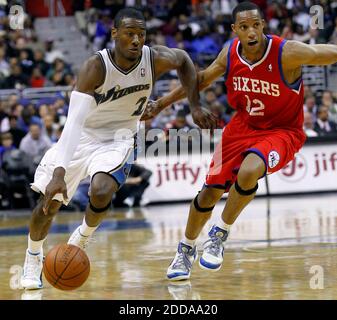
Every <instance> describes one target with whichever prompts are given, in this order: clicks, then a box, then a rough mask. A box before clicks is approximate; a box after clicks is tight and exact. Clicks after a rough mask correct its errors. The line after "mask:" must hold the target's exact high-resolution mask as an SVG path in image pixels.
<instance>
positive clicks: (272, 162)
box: [268, 151, 280, 168]
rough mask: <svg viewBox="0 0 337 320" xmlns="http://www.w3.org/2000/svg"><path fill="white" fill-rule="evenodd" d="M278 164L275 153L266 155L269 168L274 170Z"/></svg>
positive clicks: (278, 157)
mask: <svg viewBox="0 0 337 320" xmlns="http://www.w3.org/2000/svg"><path fill="white" fill-rule="evenodd" d="M279 162H280V155H279V154H278V153H277V152H276V151H270V152H269V154H268V165H269V168H275V167H276V166H277V165H278V163H279Z"/></svg>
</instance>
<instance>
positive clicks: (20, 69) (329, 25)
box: [0, 0, 337, 191]
mask: <svg viewBox="0 0 337 320" xmlns="http://www.w3.org/2000/svg"><path fill="white" fill-rule="evenodd" d="M238 2H240V1H236V0H214V1H207V0H204V1H202V0H200V1H198V0H188V1H182V0H171V1H167V0H147V1H144V0H120V1H118V0H104V1H98V0H78V1H73V4H72V12H73V15H74V16H75V18H76V22H77V26H78V29H79V30H80V31H81V35H82V36H83V37H86V38H87V40H88V43H90V46H91V47H92V52H95V51H97V50H101V49H102V48H113V46H114V44H113V42H112V41H111V39H110V31H111V28H112V26H113V21H114V15H115V14H116V12H117V11H118V10H119V9H121V8H123V7H125V6H134V7H138V8H139V9H141V10H142V12H143V13H144V15H145V18H146V21H147V22H146V25H147V41H146V44H147V45H150V46H153V45H157V44H159V45H166V46H168V47H177V48H181V49H184V50H186V51H187V52H188V53H189V55H190V56H191V58H192V59H193V61H194V63H195V66H196V68H197V69H203V68H205V67H207V66H208V65H209V64H210V63H211V61H213V60H214V59H215V58H216V56H217V54H218V53H219V52H220V50H221V49H222V48H223V46H224V44H225V42H226V41H227V40H229V39H230V38H232V37H233V36H234V34H233V33H232V31H231V27H230V25H231V22H232V21H231V12H232V9H233V8H234V7H235V5H236V4H237V3H238ZM252 2H255V3H256V4H258V5H259V7H260V8H261V9H262V12H263V14H264V17H265V20H266V22H267V23H266V25H267V26H266V33H272V34H276V35H279V36H281V37H284V38H286V39H294V40H299V41H303V42H305V43H310V44H315V43H332V44H336V45H337V14H336V12H337V2H336V1H310V0H279V1H269V0H254V1H252ZM13 4H19V5H22V6H23V8H25V4H26V3H25V1H24V0H21V1H20V0H19V1H8V4H7V6H5V5H1V3H0V92H1V90H5V89H18V90H22V89H24V88H44V87H52V86H69V87H70V88H73V87H74V85H75V83H76V74H77V72H78V70H76V69H74V67H73V66H72V65H70V64H69V63H68V62H67V61H66V58H65V55H64V52H62V51H61V50H59V49H57V48H55V47H54V39H48V40H47V41H41V40H40V39H39V38H38V36H37V32H36V30H35V29H34V19H35V18H34V17H32V16H30V15H28V14H27V15H26V16H25V21H24V28H23V29H18V30H12V29H11V28H10V27H9V19H8V12H9V7H10V5H13ZM314 4H320V5H321V6H322V7H323V11H324V29H311V28H310V14H309V8H310V7H311V6H312V5H314ZM74 50H76V48H74ZM335 77H337V74H335ZM163 80H166V81H168V82H169V85H168V87H167V91H170V90H172V89H174V88H175V87H176V86H177V85H179V81H178V80H177V77H176V74H175V73H174V72H171V73H169V74H167V75H165V76H164V77H163ZM156 98H158V96H156V95H154V96H153V99H156ZM201 98H202V101H203V104H204V106H206V107H207V108H209V109H210V110H211V111H212V112H213V113H214V114H215V115H216V116H217V117H218V120H219V121H218V127H219V128H223V127H225V126H226V124H227V123H228V122H229V120H230V118H231V116H232V115H233V110H232V109H231V108H230V106H229V105H228V103H227V96H226V88H225V86H224V85H223V82H222V81H218V82H217V83H215V84H214V85H212V86H211V87H209V88H208V89H206V90H205V91H204V92H203V93H202V94H201ZM68 103H69V91H68V92H67V91H60V92H59V93H58V94H56V95H54V96H53V97H48V98H41V99H38V100H36V99H35V100H34V101H32V100H30V99H27V98H22V97H21V96H20V95H19V94H10V95H8V96H6V97H5V98H3V97H0V134H1V136H0V165H1V167H2V170H3V171H2V172H4V171H6V170H7V171H8V170H10V169H8V166H9V164H8V161H9V160H8V159H7V160H6V153H8V152H12V157H11V160H13V154H14V158H15V156H16V157H17V158H18V159H19V160H20V159H21V160H22V159H23V156H22V154H24V156H25V157H26V156H27V159H28V160H26V161H25V164H26V167H25V168H21V169H22V170H23V169H25V170H26V171H25V172H26V174H27V175H28V177H29V178H28V180H27V181H29V179H32V174H33V173H34V170H35V168H36V166H37V164H38V163H39V160H40V159H41V157H42V156H43V154H44V153H45V151H46V150H47V149H48V148H50V146H51V145H52V144H53V143H55V142H57V140H58V139H59V137H60V135H61V132H62V128H63V126H64V123H65V120H66V117H67V112H68ZM303 108H304V111H305V123H304V127H305V131H306V134H307V136H308V137H316V136H331V135H337V90H332V91H329V90H324V91H320V92H315V91H313V90H312V88H310V87H309V86H305V101H304V106H303ZM145 127H146V129H150V128H161V129H163V132H164V135H163V137H162V139H163V140H164V141H165V140H167V139H169V138H168V135H167V134H166V133H167V132H168V130H169V129H172V128H173V129H184V130H186V131H188V130H189V129H190V128H193V127H195V125H194V123H193V121H192V118H191V116H190V113H189V108H188V105H187V103H186V101H181V102H178V103H175V104H174V105H172V106H171V107H170V108H167V109H166V110H165V111H163V112H162V113H161V114H160V115H159V116H158V117H156V118H155V119H154V120H149V121H146V123H145ZM13 151H15V152H17V153H15V152H14V153H13ZM19 152H21V153H19ZM7 158H8V157H7ZM6 166H7V168H6ZM21 167H22V166H21ZM0 186H1V179H0ZM0 191H1V190H0Z"/></svg>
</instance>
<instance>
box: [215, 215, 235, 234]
mask: <svg viewBox="0 0 337 320" xmlns="http://www.w3.org/2000/svg"><path fill="white" fill-rule="evenodd" d="M216 226H217V227H219V228H221V229H222V230H226V231H227V232H229V229H230V228H231V226H232V225H231V224H227V223H225V222H224V221H223V220H222V218H220V219H219V221H218V223H216Z"/></svg>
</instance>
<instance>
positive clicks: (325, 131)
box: [314, 105, 337, 136]
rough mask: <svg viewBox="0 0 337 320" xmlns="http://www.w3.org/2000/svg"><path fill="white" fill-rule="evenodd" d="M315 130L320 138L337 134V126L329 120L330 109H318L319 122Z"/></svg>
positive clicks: (322, 106) (323, 107)
mask: <svg viewBox="0 0 337 320" xmlns="http://www.w3.org/2000/svg"><path fill="white" fill-rule="evenodd" d="M314 130H315V131H316V132H317V133H318V135H319V136H329V135H336V134H337V125H336V123H334V122H333V121H330V120H329V108H328V107H326V106H324V105H321V106H320V107H319V109H318V113H317V120H316V122H315V126H314Z"/></svg>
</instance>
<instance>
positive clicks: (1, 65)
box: [0, 45, 10, 84]
mask: <svg viewBox="0 0 337 320" xmlns="http://www.w3.org/2000/svg"><path fill="white" fill-rule="evenodd" d="M9 74H10V66H9V63H8V61H7V59H6V47H5V46H4V45H2V46H0V84H1V79H4V78H7V77H8V76H9Z"/></svg>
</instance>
